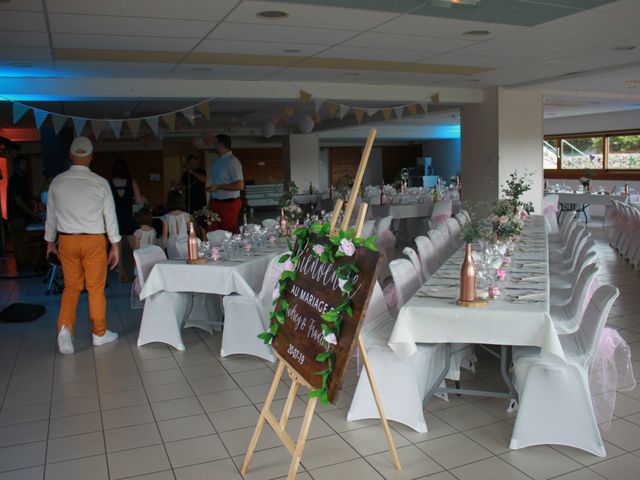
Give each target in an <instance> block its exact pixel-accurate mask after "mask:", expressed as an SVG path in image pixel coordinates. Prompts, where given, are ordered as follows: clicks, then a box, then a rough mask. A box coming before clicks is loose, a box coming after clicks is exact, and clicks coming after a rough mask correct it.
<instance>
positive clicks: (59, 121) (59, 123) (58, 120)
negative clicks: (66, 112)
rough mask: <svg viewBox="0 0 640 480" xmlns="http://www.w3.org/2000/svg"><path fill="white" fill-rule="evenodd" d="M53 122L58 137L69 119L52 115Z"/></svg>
mask: <svg viewBox="0 0 640 480" xmlns="http://www.w3.org/2000/svg"><path fill="white" fill-rule="evenodd" d="M51 120H53V131H54V132H56V135H58V134H59V133H60V130H62V127H64V124H65V123H67V117H63V116H62V115H51Z"/></svg>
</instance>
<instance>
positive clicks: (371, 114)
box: [365, 108, 380, 117]
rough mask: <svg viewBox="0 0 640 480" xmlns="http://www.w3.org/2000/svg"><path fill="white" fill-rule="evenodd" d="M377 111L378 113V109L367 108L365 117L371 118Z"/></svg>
mask: <svg viewBox="0 0 640 480" xmlns="http://www.w3.org/2000/svg"><path fill="white" fill-rule="evenodd" d="M379 111H380V109H379V108H367V109H365V112H367V116H368V117H373V116H374V115H375V114H376V113H378V112H379Z"/></svg>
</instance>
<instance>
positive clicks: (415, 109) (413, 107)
mask: <svg viewBox="0 0 640 480" xmlns="http://www.w3.org/2000/svg"><path fill="white" fill-rule="evenodd" d="M407 110H409V113H410V114H411V115H412V116H414V117H415V116H416V114H417V113H418V105H417V104H416V103H410V104H409V105H407Z"/></svg>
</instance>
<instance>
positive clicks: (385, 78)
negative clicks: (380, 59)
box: [356, 72, 452, 100]
mask: <svg viewBox="0 0 640 480" xmlns="http://www.w3.org/2000/svg"><path fill="white" fill-rule="evenodd" d="M451 77H452V76H451V75H430V74H424V73H408V72H362V75H360V76H359V77H358V79H357V81H356V83H369V84H375V85H418V86H420V85H442V84H445V83H446V82H447V81H448V80H449V79H450V78H451ZM425 100H426V99H425Z"/></svg>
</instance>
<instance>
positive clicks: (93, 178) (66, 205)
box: [44, 137, 120, 354]
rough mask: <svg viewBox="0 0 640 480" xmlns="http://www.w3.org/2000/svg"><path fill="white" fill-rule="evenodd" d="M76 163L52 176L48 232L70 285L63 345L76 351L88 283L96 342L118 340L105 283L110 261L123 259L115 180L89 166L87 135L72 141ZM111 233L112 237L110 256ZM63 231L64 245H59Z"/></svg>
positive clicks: (61, 321)
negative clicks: (110, 322) (80, 302)
mask: <svg viewBox="0 0 640 480" xmlns="http://www.w3.org/2000/svg"><path fill="white" fill-rule="evenodd" d="M70 158H71V168H70V169H69V170H67V171H66V172H64V173H61V174H60V175H58V176H57V177H56V178H54V179H53V181H52V182H51V186H50V187H49V198H48V201H47V221H46V225H45V235H44V238H45V240H46V241H47V256H48V255H49V254H50V253H54V254H57V255H59V257H60V262H61V264H62V273H63V275H64V291H63V292H62V300H61V302H60V313H59V315H58V349H59V350H60V353H65V354H70V353H73V326H74V324H75V323H76V313H77V312H76V310H77V307H78V299H79V297H80V293H82V290H83V288H85V287H86V289H87V292H88V294H89V320H90V321H91V331H92V337H93V345H94V346H98V345H104V344H105V343H109V342H113V341H114V340H116V339H117V338H118V334H117V333H114V332H110V331H109V330H107V318H106V316H107V300H106V298H105V295H104V286H105V283H106V281H107V263H108V264H109V267H110V268H111V269H112V270H113V269H114V268H115V267H116V266H117V265H118V261H119V260H120V255H119V251H120V250H119V248H118V247H119V243H120V234H119V232H118V219H117V218H116V210H115V206H114V203H113V195H112V193H111V188H110V187H109V183H108V182H107V181H106V180H105V179H104V178H102V177H101V176H99V175H96V174H95V173H93V172H92V171H91V170H89V165H90V164H91V160H92V159H93V145H92V144H91V141H90V140H89V139H88V138H86V137H77V138H76V139H75V140H74V141H73V143H72V144H71V151H70ZM105 233H106V234H107V237H108V238H109V242H111V249H110V250H109V254H108V256H107V242H106V239H105ZM56 236H58V247H56V243H55V242H56Z"/></svg>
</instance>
